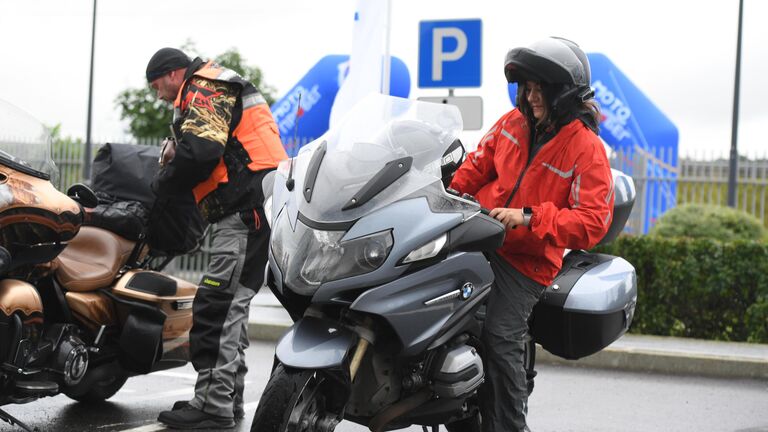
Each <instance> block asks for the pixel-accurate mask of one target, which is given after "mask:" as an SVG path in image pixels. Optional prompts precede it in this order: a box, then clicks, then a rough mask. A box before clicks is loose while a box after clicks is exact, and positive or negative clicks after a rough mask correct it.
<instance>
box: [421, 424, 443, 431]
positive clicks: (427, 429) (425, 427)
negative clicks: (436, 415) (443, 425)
mask: <svg viewBox="0 0 768 432" xmlns="http://www.w3.org/2000/svg"><path fill="white" fill-rule="evenodd" d="M421 430H423V431H424V432H429V426H423V425H422V426H421ZM439 431H440V426H432V432H439Z"/></svg>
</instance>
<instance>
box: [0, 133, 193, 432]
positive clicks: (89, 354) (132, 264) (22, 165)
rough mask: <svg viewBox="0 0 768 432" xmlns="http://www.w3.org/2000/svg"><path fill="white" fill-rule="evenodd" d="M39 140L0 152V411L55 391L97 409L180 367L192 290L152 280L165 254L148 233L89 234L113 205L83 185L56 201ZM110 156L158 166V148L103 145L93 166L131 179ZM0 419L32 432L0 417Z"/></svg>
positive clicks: (159, 277)
mask: <svg viewBox="0 0 768 432" xmlns="http://www.w3.org/2000/svg"><path fill="white" fill-rule="evenodd" d="M41 130H42V128H41ZM42 135H43V138H40V139H35V140H32V141H29V140H28V141H27V142H24V143H23V144H18V143H7V142H0V406H2V405H5V404H21V403H28V402H32V401H35V400H36V399H38V398H41V397H44V396H54V395H56V394H59V393H64V394H66V395H67V396H69V397H70V398H72V399H75V400H77V401H100V400H104V399H107V398H109V397H111V396H112V395H114V394H115V393H116V392H117V391H118V390H119V389H120V388H121V387H122V386H123V384H124V383H125V382H126V380H127V379H128V378H129V377H130V376H132V375H137V374H146V373H149V372H152V371H157V370H162V369H168V368H174V367H178V366H182V365H184V364H186V363H187V361H188V360H189V330H190V328H191V326H192V302H193V299H194V297H195V293H196V291H197V287H196V285H195V284H192V283H190V282H187V281H184V280H181V279H179V278H176V277H172V276H169V275H167V274H163V273H161V272H160V270H162V269H163V268H164V267H165V266H166V265H167V264H168V263H169V262H170V260H171V259H172V258H173V256H172V255H167V254H165V255H164V256H163V254H158V253H157V249H156V248H154V247H153V244H152V241H151V240H152V238H153V237H152V236H151V235H148V233H147V230H146V229H139V231H140V232H139V233H138V235H137V236H135V237H137V238H132V239H131V238H126V237H125V236H124V235H125V232H121V233H122V234H124V235H119V234H117V233H115V232H113V231H115V230H112V231H110V230H109V229H104V228H103V227H97V226H90V225H88V223H89V220H97V221H106V220H109V219H110V218H112V219H114V218H115V215H117V217H118V218H119V217H120V216H121V213H120V211H119V210H120V207H119V206H117V207H118V208H117V211H116V210H115V206H114V205H113V204H110V203H108V204H107V205H104V204H102V200H101V199H99V200H97V198H96V195H95V194H94V193H93V192H92V191H91V190H90V189H89V188H87V187H85V186H83V185H75V186H73V187H72V188H70V190H69V191H68V194H67V195H65V194H63V193H61V192H59V191H57V190H56V189H55V188H54V186H53V185H52V183H51V175H55V174H56V171H55V165H53V163H52V161H51V160H50V156H49V155H50V139H49V138H47V137H46V136H44V135H45V134H42ZM134 147H135V148H136V149H138V150H136V149H134ZM115 149H121V150H123V151H127V152H129V153H132V154H133V156H134V157H133V160H138V159H141V158H138V157H137V153H142V152H143V153H144V154H145V155H146V154H147V153H148V154H150V155H152V156H153V157H154V162H155V164H156V161H157V156H156V154H157V150H156V149H154V150H153V151H154V154H152V151H149V152H148V151H147V148H143V149H142V148H140V146H120V145H117V146H115V145H112V146H110V145H106V146H105V147H104V148H102V151H100V153H99V156H97V161H98V160H99V158H100V157H101V159H103V160H102V162H104V161H106V164H102V168H104V167H107V168H110V167H111V168H115V167H117V166H118V165H117V163H118V162H120V163H123V162H124V163H126V164H128V166H127V167H124V169H125V170H126V171H130V170H131V166H130V163H131V159H130V158H122V159H121V158H120V157H116V156H117V155H116V154H115V153H116V151H115ZM150 150H152V149H150ZM123 156H125V155H123ZM151 159H152V158H151V157H144V158H143V159H142V160H144V161H145V162H146V161H148V160H151ZM145 165H147V164H145ZM149 165H151V164H149ZM96 168H97V165H96V164H95V165H94V172H96V171H97V169H96ZM101 171H102V172H103V173H109V172H110V169H102V170H101ZM135 172H136V171H135V170H134V175H135V176H138V177H145V175H144V174H146V173H144V174H136V173H135ZM149 179H151V175H150V176H149ZM149 179H143V181H144V182H145V183H146V182H148V181H149ZM120 181H123V182H126V179H125V178H122V179H120ZM139 181H142V179H139ZM96 183H97V182H96V181H94V184H96ZM101 183H102V184H103V183H104V179H101ZM134 185H135V183H134ZM147 188H148V186H147ZM134 189H135V188H134ZM118 203H119V202H118ZM158 207H159V206H158V205H157V204H155V206H154V207H153V210H152V211H150V212H148V213H149V214H150V215H152V214H155V213H157V212H156V211H155V209H156V208H158ZM99 209H101V210H99ZM193 214H194V212H193ZM160 219H162V218H160ZM166 220H168V219H166ZM196 222H198V224H197V225H196V227H197V228H200V227H201V226H202V225H201V224H200V223H201V220H198V221H196ZM120 224H121V222H120V221H118V227H119V226H120ZM106 225H108V224H106ZM147 225H151V224H147V223H139V224H138V226H139V227H146V226H147ZM193 225H194V224H193ZM117 231H119V230H117ZM192 231H193V232H197V233H198V234H200V233H201V230H197V231H195V230H194V229H193V230H192ZM163 235H167V229H164V231H163ZM129 237H130V236H129ZM166 240H168V239H166ZM176 252H179V251H176ZM158 255H160V256H158ZM0 419H2V420H4V421H7V422H9V423H11V424H16V425H18V426H20V427H22V428H24V429H26V430H30V429H29V427H28V426H26V425H25V424H23V423H22V422H20V421H19V420H17V419H15V418H14V417H12V416H11V415H9V414H8V413H7V412H5V411H3V410H1V409H0Z"/></svg>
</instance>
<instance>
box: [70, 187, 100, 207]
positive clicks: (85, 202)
mask: <svg viewBox="0 0 768 432" xmlns="http://www.w3.org/2000/svg"><path fill="white" fill-rule="evenodd" d="M67 196H68V197H70V198H72V199H73V200H75V201H77V202H79V203H80V204H81V205H82V206H83V207H87V208H94V207H96V206H97V205H99V199H98V198H96V194H95V193H93V191H92V190H91V188H89V187H88V186H86V185H84V184H82V183H75V184H73V185H72V186H70V187H69V189H67Z"/></svg>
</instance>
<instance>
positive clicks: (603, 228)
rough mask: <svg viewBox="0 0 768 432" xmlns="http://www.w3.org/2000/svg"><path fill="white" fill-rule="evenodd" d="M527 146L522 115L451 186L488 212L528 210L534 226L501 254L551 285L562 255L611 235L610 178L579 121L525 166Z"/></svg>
mask: <svg viewBox="0 0 768 432" xmlns="http://www.w3.org/2000/svg"><path fill="white" fill-rule="evenodd" d="M530 139H531V133H530V128H529V126H528V122H527V121H526V119H525V116H523V115H522V114H521V113H520V111H518V110H517V109H514V110H512V111H510V112H509V113H507V114H505V115H504V116H502V117H501V119H499V121H497V122H496V124H495V125H494V126H493V127H492V128H491V129H490V130H489V132H488V133H487V134H486V135H485V136H484V137H483V138H482V139H481V141H480V144H479V145H478V148H477V150H476V151H474V152H472V153H470V154H469V156H468V157H467V160H466V161H465V162H464V163H463V164H462V165H461V167H460V168H459V169H458V171H457V172H456V175H455V176H454V178H453V182H452V183H451V187H452V188H454V189H456V190H458V191H460V192H462V193H469V194H472V195H474V196H475V197H476V198H477V199H478V201H479V202H480V204H481V205H482V206H483V207H486V208H488V209H493V208H497V207H508V208H522V207H531V208H532V209H533V217H532V219H531V222H530V226H529V227H523V226H519V227H516V228H515V229H508V230H507V233H506V239H505V240H504V244H503V245H502V247H501V248H500V249H499V251H498V252H499V254H500V255H501V256H503V257H504V259H505V260H506V261H507V262H509V263H510V264H511V265H512V266H513V267H515V268H516V269H517V270H519V271H520V272H521V273H523V274H524V275H526V276H528V277H530V278H531V279H533V280H535V281H537V282H539V283H541V284H544V285H549V284H550V283H552V280H553V279H554V277H555V276H556V275H557V272H558V271H559V270H560V268H561V266H562V262H563V253H564V249H565V248H568V249H589V248H591V247H593V246H594V245H596V244H597V243H598V242H599V241H600V240H601V239H602V237H603V236H604V235H605V233H606V232H607V230H608V227H609V226H610V223H611V220H612V216H613V215H612V210H613V193H612V191H613V177H612V175H611V170H610V165H609V163H608V158H607V156H606V154H605V148H604V147H603V144H602V142H601V141H600V138H598V136H597V135H595V133H594V132H592V131H591V130H590V129H589V128H587V127H586V126H585V125H584V124H583V123H582V122H581V121H580V120H573V121H572V122H570V123H568V124H567V125H565V126H563V127H562V128H561V129H560V131H558V133H557V134H556V135H555V137H554V138H552V139H551V140H550V141H548V142H546V143H545V144H543V146H542V147H541V148H540V150H539V151H538V153H536V154H535V155H534V157H533V159H532V160H531V161H530V163H528V153H529V149H530ZM521 176H522V178H520V177H521ZM518 179H519V186H518V188H517V190H516V191H515V192H514V195H512V192H513V190H514V188H515V185H516V184H517V183H518Z"/></svg>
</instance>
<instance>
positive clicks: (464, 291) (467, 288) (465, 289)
mask: <svg viewBox="0 0 768 432" xmlns="http://www.w3.org/2000/svg"><path fill="white" fill-rule="evenodd" d="M474 290H475V286H474V285H472V282H467V283H465V284H464V286H462V287H461V299H462V300H466V299H468V298H469V297H470V296H471V295H472V291H474Z"/></svg>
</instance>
